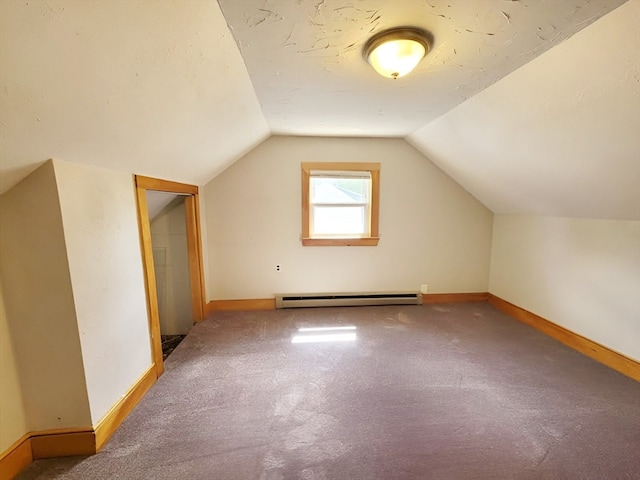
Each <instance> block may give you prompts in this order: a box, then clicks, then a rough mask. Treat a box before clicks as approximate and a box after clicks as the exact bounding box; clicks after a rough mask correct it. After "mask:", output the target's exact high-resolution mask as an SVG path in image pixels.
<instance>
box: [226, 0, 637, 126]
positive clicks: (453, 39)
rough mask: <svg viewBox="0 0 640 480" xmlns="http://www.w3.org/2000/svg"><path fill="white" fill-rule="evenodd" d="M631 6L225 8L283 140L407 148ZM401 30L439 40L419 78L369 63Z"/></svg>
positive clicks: (282, 4) (558, 0)
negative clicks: (391, 33)
mask: <svg viewBox="0 0 640 480" xmlns="http://www.w3.org/2000/svg"><path fill="white" fill-rule="evenodd" d="M624 1H625V0H598V1H590V0H551V1H525V0H522V1H506V0H468V1H455V2H454V1H448V0H430V1H426V0H422V1H419V0H393V1H390V0H366V1H362V2H358V1H353V0H350V1H344V0H326V1H325V0H316V1H301V0H299V1H282V0H241V1H238V0H219V3H220V5H221V8H222V11H223V12H224V15H225V18H226V20H227V23H228V24H229V26H230V28H231V30H232V31H233V34H234V37H235V38H236V41H237V43H238V45H239V46H240V50H241V52H242V57H243V59H244V62H245V64H246V65H247V70H248V72H249V75H250V76H251V81H252V83H253V85H254V88H255V91H256V93H257V94H258V97H259V99H260V105H261V106H262V111H263V112H264V115H265V117H266V119H267V122H268V123H269V126H270V127H271V132H272V133H273V134H280V135H308V136H313V135H320V136H383V137H398V136H404V135H407V134H408V133H410V132H412V131H414V130H415V129H417V128H419V127H420V126H422V125H425V124H426V123H428V122H430V121H431V120H433V119H435V118H438V117H439V116H440V115H442V114H443V113H445V112H447V111H448V110H450V109H451V108H453V107H455V106H456V105H458V104H459V103H461V102H462V101H464V100H465V99H467V98H469V97H471V96H473V95H474V94H476V93H477V92H479V91H481V90H482V89H483V88H485V87H487V86H489V85H491V84H492V83H494V82H495V81H497V80H498V79H500V78H502V77H503V76H504V75H506V74H508V73H509V72H512V71H513V70H515V69H516V68H518V67H520V66H522V65H524V64H525V63H526V62H528V61H530V60H531V59H533V58H535V57H536V56H537V55H539V54H540V53H542V52H544V51H545V50H547V49H549V48H551V47H553V46H554V45H557V44H559V43H560V42H562V41H563V40H564V39H566V38H568V37H570V36H571V35H573V34H574V33H575V32H577V31H578V30H580V29H581V28H584V27H585V26H587V25H589V24H590V23H591V22H593V21H595V20H596V19H597V18H598V17H600V16H601V15H603V14H605V13H607V12H609V11H611V10H612V9H614V8H615V7H617V6H619V5H620V4H621V3H623V2H624ZM401 25H411V26H413V27H418V28H424V29H426V30H428V31H429V32H431V34H433V42H432V44H431V50H430V52H429V53H428V55H427V56H426V57H425V58H424V60H423V61H422V62H420V63H419V64H418V66H417V68H416V69H415V70H414V71H413V72H411V74H410V75H407V76H406V77H402V78H399V79H396V80H392V81H391V80H389V79H385V78H383V77H381V76H380V75H378V74H377V73H376V72H375V71H374V70H373V69H372V68H371V67H370V65H369V64H368V62H367V61H366V60H365V59H364V58H363V56H362V53H363V47H364V45H365V43H366V42H367V40H369V38H371V36H372V35H374V34H376V33H379V32H381V31H383V30H385V29H387V28H391V27H397V26H401Z"/></svg>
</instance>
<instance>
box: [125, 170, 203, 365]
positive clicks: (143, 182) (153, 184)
mask: <svg viewBox="0 0 640 480" xmlns="http://www.w3.org/2000/svg"><path fill="white" fill-rule="evenodd" d="M133 178H134V181H135V186H136V200H137V204H138V226H139V229H140V242H141V248H142V263H143V269H144V277H145V284H146V285H145V286H146V291H147V312H148V315H149V334H150V341H151V357H152V360H153V364H154V368H155V372H156V377H159V376H160V375H162V373H163V372H164V361H163V360H162V339H161V338H160V316H159V314H158V295H157V292H156V274H155V268H154V265H153V247H152V244H151V222H150V220H149V209H148V207H147V191H148V190H152V191H157V192H168V193H176V194H180V195H184V196H185V201H184V206H185V216H186V220H187V249H188V257H189V280H190V283H191V307H192V311H193V321H194V323H197V322H200V321H202V320H203V319H204V311H205V305H204V304H205V295H204V274H203V272H204V267H203V263H202V241H201V238H202V235H201V232H202V231H201V229H200V204H199V197H198V187H196V186H195V185H187V184H185V183H178V182H171V181H169V180H161V179H158V178H151V177H144V176H142V175H134V176H133Z"/></svg>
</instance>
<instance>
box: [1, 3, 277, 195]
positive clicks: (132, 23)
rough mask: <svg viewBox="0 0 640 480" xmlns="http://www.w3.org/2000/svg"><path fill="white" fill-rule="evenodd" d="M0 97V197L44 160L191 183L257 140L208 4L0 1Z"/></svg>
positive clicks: (240, 72)
mask: <svg viewBox="0 0 640 480" xmlns="http://www.w3.org/2000/svg"><path fill="white" fill-rule="evenodd" d="M168 92H171V94H168ZM0 95H1V97H2V109H1V110H0V132H1V136H2V143H0V157H1V158H2V164H1V165H0V192H3V191H5V190H6V189H7V188H8V187H10V186H12V185H13V184H15V183H16V182H17V181H19V180H20V179H22V178H24V177H25V176H26V175H27V174H28V173H29V172H30V171H31V170H33V165H34V159H41V158H50V157H51V156H52V155H54V156H55V157H56V158H62V159H65V160H68V161H73V162H76V163H85V164H92V165H97V166H102V167H106V168H109V169H115V170H120V171H123V172H131V171H135V172H136V173H139V174H143V175H149V176H153V177H158V178H168V179H171V180H174V181H181V182H186V183H191V184H201V183H204V182H207V181H208V180H209V179H210V178H212V177H213V176H214V175H215V174H216V173H217V172H219V171H222V169H224V168H225V167H226V166H227V165H228V164H229V163H230V162H232V161H233V160H235V159H236V158H238V157H240V156H242V155H243V154H244V153H245V152H247V151H249V150H250V149H251V148H253V147H254V146H255V145H257V144H258V143H259V142H261V141H262V140H263V139H264V138H266V137H267V136H268V135H269V128H268V126H267V123H266V121H265V120H264V118H263V116H262V111H261V108H260V103H259V102H258V99H257V98H256V94H255V92H254V90H253V86H252V84H251V80H250V79H249V76H248V75H247V70H246V68H245V65H244V61H243V60H242V57H241V55H240V52H239V50H238V47H237V46H236V44H235V41H234V38H233V35H232V34H231V32H230V31H229V28H228V26H227V23H226V21H225V19H224V17H223V15H222V12H221V11H220V7H219V6H218V2H216V1H195V2H193V1H192V2H184V1H176V0H171V1H162V2H155V1H151V2H147V1H88V2H86V1H79V2H77V1H68V0H55V1H46V2H44V1H31V2H30V1H25V2H13V1H9V2H5V1H0ZM187 161H188V167H187V166H186V165H185V162H187Z"/></svg>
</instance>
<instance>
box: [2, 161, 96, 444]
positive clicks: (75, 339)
mask: <svg viewBox="0 0 640 480" xmlns="http://www.w3.org/2000/svg"><path fill="white" fill-rule="evenodd" d="M0 232H1V233H0V272H1V275H2V287H3V291H4V301H5V309H6V314H7V319H8V325H9V332H10V337H11V341H12V347H13V352H14V354H15V359H16V363H17V366H18V372H19V375H20V381H21V384H22V395H23V402H24V406H25V412H26V416H27V419H28V427H29V429H30V430H46V429H52V428H64V427H86V426H89V425H91V416H90V412H89V402H88V398H87V386H86V384H85V377H84V369H83V362H82V352H81V347H80V339H79V335H78V324H77V319H76V312H75V308H74V301H73V292H72V288H71V279H70V275H69V266H68V263H67V252H66V245H65V239H64V232H63V229H62V218H61V213H60V205H59V202H58V192H57V188H56V181H55V173H54V167H53V163H52V162H47V163H45V164H44V165H43V166H42V167H40V168H39V169H37V170H36V171H35V172H33V173H32V174H31V175H30V176H29V177H27V178H26V179H25V180H23V181H22V182H21V183H19V184H18V185H16V186H15V187H14V188H12V189H11V190H9V191H8V192H6V193H5V194H3V195H2V197H0ZM19 414H20V413H19V412H16V415H19ZM2 428H3V429H4V425H3V427H2ZM14 440H17V439H14Z"/></svg>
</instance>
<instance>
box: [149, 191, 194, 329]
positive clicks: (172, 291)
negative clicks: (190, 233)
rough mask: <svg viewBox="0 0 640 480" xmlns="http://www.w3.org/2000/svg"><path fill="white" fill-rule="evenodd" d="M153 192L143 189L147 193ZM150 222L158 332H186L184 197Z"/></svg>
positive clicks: (190, 318)
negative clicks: (158, 320)
mask: <svg viewBox="0 0 640 480" xmlns="http://www.w3.org/2000/svg"><path fill="white" fill-rule="evenodd" d="M153 193H156V192H147V195H149V194H153ZM177 198H178V199H179V200H181V201H180V202H179V203H178V204H171V205H170V206H169V208H170V209H169V210H168V211H165V212H163V213H160V215H158V216H157V217H156V218H155V219H154V220H153V221H152V222H151V244H152V246H153V260H154V267H155V273H156V287H157V290H158V291H157V293H158V313H159V315H160V333H161V334H162V335H186V334H187V333H188V332H189V330H191V326H192V325H193V312H192V308H191V284H190V280H189V254H188V247H187V218H186V212H185V206H184V198H183V197H180V196H178V197H177Z"/></svg>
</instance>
